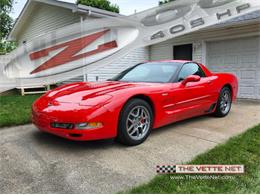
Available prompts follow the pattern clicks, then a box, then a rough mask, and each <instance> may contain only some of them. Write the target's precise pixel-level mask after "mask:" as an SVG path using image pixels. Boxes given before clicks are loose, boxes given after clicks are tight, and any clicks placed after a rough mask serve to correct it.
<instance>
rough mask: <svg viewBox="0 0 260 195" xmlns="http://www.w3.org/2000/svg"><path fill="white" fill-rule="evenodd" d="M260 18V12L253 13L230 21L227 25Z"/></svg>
mask: <svg viewBox="0 0 260 195" xmlns="http://www.w3.org/2000/svg"><path fill="white" fill-rule="evenodd" d="M258 18H260V10H257V11H254V12H251V13H249V14H246V15H243V16H239V17H237V18H234V19H231V20H228V21H227V22H226V23H234V22H241V21H247V20H255V19H258Z"/></svg>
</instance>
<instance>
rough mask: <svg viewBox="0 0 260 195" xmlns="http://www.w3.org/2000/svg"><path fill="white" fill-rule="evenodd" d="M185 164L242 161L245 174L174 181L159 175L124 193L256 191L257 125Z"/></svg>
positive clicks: (259, 162)
mask: <svg viewBox="0 0 260 195" xmlns="http://www.w3.org/2000/svg"><path fill="white" fill-rule="evenodd" d="M173 155H174V154H173ZM185 164H196V165H198V164H225V165H228V164H233V165H237V164H243V165H245V169H246V173H245V174H244V175H235V176H233V179H230V180H225V179H223V180H222V179H219V180H187V179H185V180H176V179H171V176H173V175H171V176H169V175H159V176H156V177H155V178H154V179H153V180H152V181H150V182H149V183H148V184H145V185H142V186H139V187H136V188H134V189H132V190H130V191H128V192H127V193H140V194H143V193H166V194H167V193H183V194H186V193H199V194H200V193H220V194H225V193H260V125H258V126H256V127H254V128H252V129H250V130H248V131H247V132H246V133H244V134H242V135H239V136H237V137H234V138H231V139H230V140H229V141H228V142H227V143H225V144H223V145H219V146H217V147H215V148H214V149H212V150H210V151H209V152H207V153H204V154H202V155H199V156H197V157H196V158H195V159H194V160H192V161H191V162H189V163H185Z"/></svg>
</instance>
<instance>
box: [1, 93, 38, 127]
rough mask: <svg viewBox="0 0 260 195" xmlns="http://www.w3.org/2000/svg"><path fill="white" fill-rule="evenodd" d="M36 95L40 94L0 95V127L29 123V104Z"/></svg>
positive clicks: (30, 104)
mask: <svg viewBox="0 0 260 195" xmlns="http://www.w3.org/2000/svg"><path fill="white" fill-rule="evenodd" d="M38 97H40V95H28V96H19V95H8V96H0V127H8V126H14V125H23V124H27V123H30V122H31V106H32V103H33V102H34V101H35V100H36V99H37V98H38Z"/></svg>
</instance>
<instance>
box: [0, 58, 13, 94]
mask: <svg viewBox="0 0 260 195" xmlns="http://www.w3.org/2000/svg"><path fill="white" fill-rule="evenodd" d="M10 60H11V56H10V54H7V55H0V93H1V92H3V91H6V90H9V89H13V88H14V87H15V85H16V81H15V79H8V78H7V77H5V75H4V73H3V70H4V66H5V65H6V64H7V63H8V62H9V61H10Z"/></svg>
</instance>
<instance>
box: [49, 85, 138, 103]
mask: <svg viewBox="0 0 260 195" xmlns="http://www.w3.org/2000/svg"><path fill="white" fill-rule="evenodd" d="M138 86H140V84H135V83H124V82H114V81H109V82H102V83H85V82H81V83H74V84H69V85H65V86H62V87H59V88H57V89H55V90H53V91H51V92H49V93H48V94H47V97H48V99H50V100H51V101H52V102H54V103H55V102H56V103H78V104H81V105H87V106H94V105H100V104H102V103H106V102H108V101H109V100H110V99H112V97H113V95H112V94H113V92H115V91H118V90H122V89H125V88H130V87H138Z"/></svg>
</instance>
